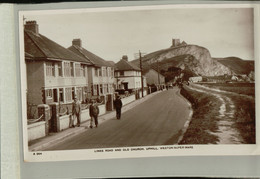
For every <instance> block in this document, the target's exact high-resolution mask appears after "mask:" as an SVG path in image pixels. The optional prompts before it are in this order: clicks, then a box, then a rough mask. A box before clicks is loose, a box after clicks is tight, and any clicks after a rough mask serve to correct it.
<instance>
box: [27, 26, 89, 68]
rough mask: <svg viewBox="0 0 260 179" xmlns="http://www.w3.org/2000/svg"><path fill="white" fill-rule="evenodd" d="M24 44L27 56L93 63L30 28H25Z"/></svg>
mask: <svg viewBox="0 0 260 179" xmlns="http://www.w3.org/2000/svg"><path fill="white" fill-rule="evenodd" d="M24 46H25V56H26V57H33V59H35V60H37V59H43V58H48V59H49V60H53V59H57V60H68V61H75V62H83V63H86V64H91V63H90V62H89V61H87V60H86V59H84V58H82V57H80V56H78V55H77V54H75V53H73V52H71V51H70V50H68V49H66V48H64V47H62V46H61V45H59V44H57V43H56V42H54V41H52V40H50V39H48V38H47V37H45V36H43V35H41V34H36V33H34V32H32V31H29V30H24Z"/></svg>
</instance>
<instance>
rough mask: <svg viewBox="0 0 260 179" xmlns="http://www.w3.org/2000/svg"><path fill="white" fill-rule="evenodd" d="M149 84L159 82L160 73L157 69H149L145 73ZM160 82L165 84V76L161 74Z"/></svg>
mask: <svg viewBox="0 0 260 179" xmlns="http://www.w3.org/2000/svg"><path fill="white" fill-rule="evenodd" d="M144 76H145V77H146V81H147V84H149V85H152V84H155V85H156V84H159V82H158V73H157V72H156V71H155V70H149V71H148V72H147V73H146V74H145V75H144ZM159 78H160V84H165V77H164V76H162V75H160V74H159Z"/></svg>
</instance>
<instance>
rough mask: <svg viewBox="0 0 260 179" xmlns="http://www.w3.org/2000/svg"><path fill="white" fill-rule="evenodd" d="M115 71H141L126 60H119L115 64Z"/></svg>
mask: <svg viewBox="0 0 260 179" xmlns="http://www.w3.org/2000/svg"><path fill="white" fill-rule="evenodd" d="M116 70H117V71H130V70H135V71H141V69H140V68H139V67H137V66H135V65H134V64H132V63H130V62H128V61H126V60H120V61H119V62H117V63H116Z"/></svg>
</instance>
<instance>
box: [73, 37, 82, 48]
mask: <svg viewBox="0 0 260 179" xmlns="http://www.w3.org/2000/svg"><path fill="white" fill-rule="evenodd" d="M72 45H76V46H78V47H81V39H73V41H72Z"/></svg>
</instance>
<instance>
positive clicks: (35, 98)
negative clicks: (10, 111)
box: [26, 61, 45, 104]
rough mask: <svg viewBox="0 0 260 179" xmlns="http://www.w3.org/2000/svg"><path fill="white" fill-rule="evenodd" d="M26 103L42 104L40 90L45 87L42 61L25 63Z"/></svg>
mask: <svg viewBox="0 0 260 179" xmlns="http://www.w3.org/2000/svg"><path fill="white" fill-rule="evenodd" d="M26 73H27V100H28V101H27V102H28V103H29V104H41V103H43V94H42V89H43V87H44V85H45V70H44V62H43V61H26Z"/></svg>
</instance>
